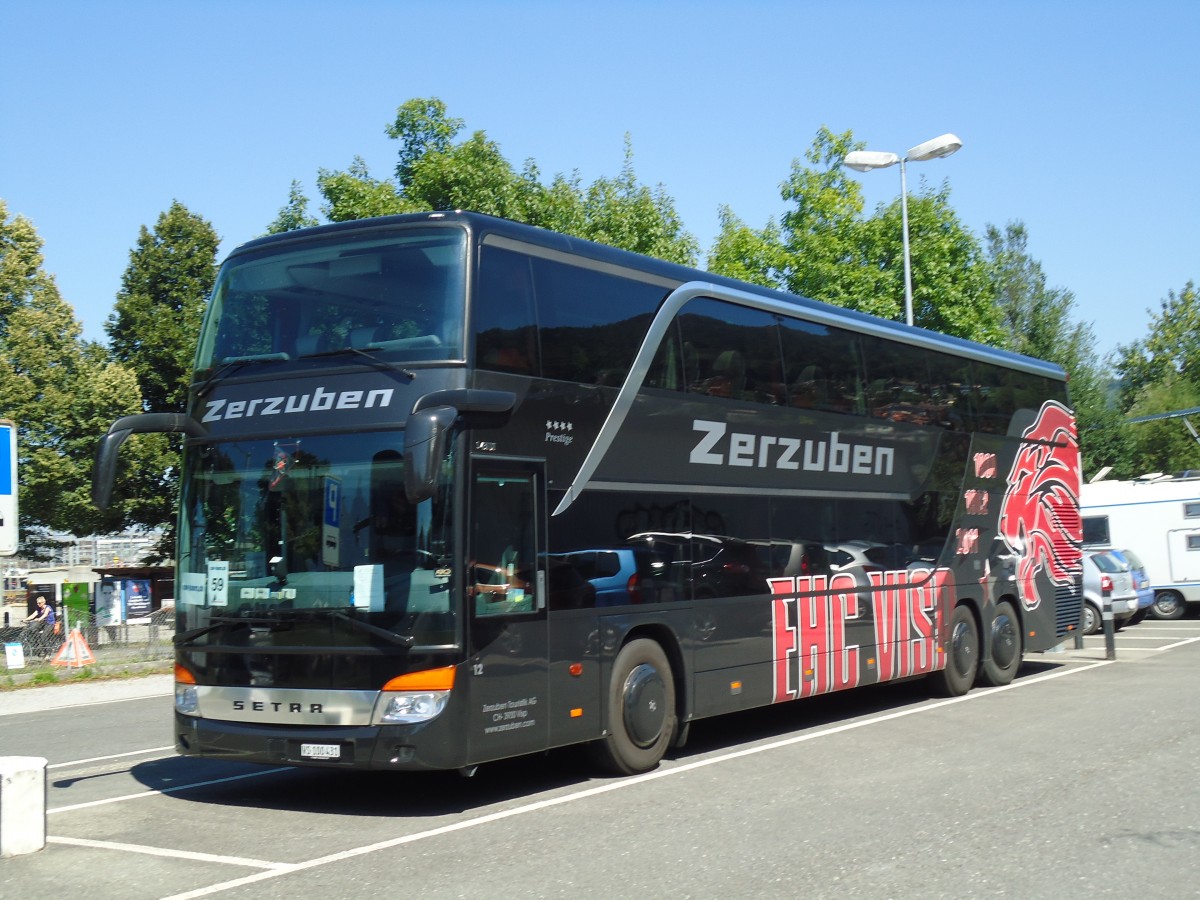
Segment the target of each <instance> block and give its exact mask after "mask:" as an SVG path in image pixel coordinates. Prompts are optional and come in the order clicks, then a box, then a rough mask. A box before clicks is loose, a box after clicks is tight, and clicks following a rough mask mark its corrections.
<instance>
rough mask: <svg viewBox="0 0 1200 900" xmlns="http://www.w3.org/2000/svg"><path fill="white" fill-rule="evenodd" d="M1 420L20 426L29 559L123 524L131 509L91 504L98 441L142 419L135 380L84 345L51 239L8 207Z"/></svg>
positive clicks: (1, 247)
mask: <svg viewBox="0 0 1200 900" xmlns="http://www.w3.org/2000/svg"><path fill="white" fill-rule="evenodd" d="M0 310H2V314H0V360H2V361H3V362H2V364H0V415H2V416H4V417H6V418H10V419H12V420H13V421H14V422H15V423H16V425H17V456H18V459H17V462H18V466H19V467H20V475H19V483H20V491H21V496H20V517H21V532H22V554H23V555H25V556H26V557H28V558H33V559H36V558H40V557H41V556H42V554H41V553H40V552H39V548H44V547H45V546H46V545H47V541H48V535H47V533H48V532H49V531H60V532H69V533H72V534H76V535H85V534H90V533H95V532H106V531H112V530H115V529H116V528H118V527H120V524H121V522H122V520H123V519H124V517H125V515H126V514H127V513H128V511H129V507H128V505H124V506H117V507H115V508H113V509H111V510H110V511H108V512H106V513H101V512H100V511H99V510H97V509H95V507H94V506H92V504H91V500H90V492H91V475H92V460H93V458H94V455H95V446H96V441H97V439H98V437H99V436H100V435H102V434H103V433H104V432H105V431H106V430H107V429H108V426H109V424H110V423H111V422H112V421H113V420H114V419H116V418H118V417H120V416H122V415H127V414H129V413H132V412H136V411H137V410H138V408H139V407H140V396H139V393H138V388H137V382H136V379H135V377H134V374H133V372H132V371H131V370H129V369H128V368H126V367H124V366H122V365H120V364H119V363H116V362H113V361H111V360H109V359H108V358H107V355H106V354H105V352H104V351H103V349H102V348H100V347H99V346H97V345H96V344H91V343H88V342H85V341H83V340H82V338H81V334H82V328H81V327H80V325H79V322H78V321H77V320H76V319H75V315H74V312H73V310H72V309H71V307H70V306H69V305H68V304H67V303H66V302H64V301H63V299H62V297H61V296H60V295H59V292H58V288H57V286H56V285H55V283H54V279H53V278H52V277H51V276H50V275H48V274H47V273H45V272H44V271H43V258H42V241H41V238H40V237H38V235H37V232H36V231H35V229H34V227H33V225H32V224H31V223H30V222H29V221H28V220H27V219H25V218H24V217H22V216H16V217H14V218H12V219H9V218H8V211H7V207H6V205H5V204H4V203H3V201H0Z"/></svg>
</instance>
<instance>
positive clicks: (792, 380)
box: [780, 318, 865, 415]
mask: <svg viewBox="0 0 1200 900" xmlns="http://www.w3.org/2000/svg"><path fill="white" fill-rule="evenodd" d="M780 339H781V343H782V345H783V359H784V379H785V382H786V402H787V404H788V405H789V406H793V407H797V408H802V409H818V410H822V411H824V412H839V413H850V414H854V415H862V414H863V412H864V410H865V406H864V403H863V392H862V386H863V377H862V356H861V354H860V352H859V339H858V336H857V335H854V334H851V333H849V332H847V331H843V330H841V329H840V328H829V327H827V326H825V325H817V324H815V323H813V322H803V321H800V320H797V319H786V318H785V319H783V320H782V321H781V322H780Z"/></svg>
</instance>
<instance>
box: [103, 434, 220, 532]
mask: <svg viewBox="0 0 1200 900" xmlns="http://www.w3.org/2000/svg"><path fill="white" fill-rule="evenodd" d="M154 432H159V433H166V434H185V435H187V436H188V437H193V438H196V437H204V436H205V434H207V432H206V431H205V430H204V427H203V426H202V425H201V424H200V423H199V422H197V421H196V420H195V419H193V418H192V417H191V416H185V415H182V414H180V413H140V414H139V415H136V416H124V417H122V418H120V419H117V421H115V422H113V423H112V425H111V426H109V429H108V434H106V435H105V436H104V438H103V439H102V440H101V441H100V448H99V450H98V451H97V452H96V467H95V468H94V469H93V470H92V502H93V503H95V504H96V507H97V508H98V509H108V504H109V502H110V501H111V500H112V489H113V481H114V480H115V479H116V473H117V457H118V455H119V453H120V450H121V445H122V444H124V443H125V439H126V438H128V437H129V436H130V435H131V434H150V433H154Z"/></svg>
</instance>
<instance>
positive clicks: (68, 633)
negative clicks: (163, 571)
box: [0, 609, 175, 669]
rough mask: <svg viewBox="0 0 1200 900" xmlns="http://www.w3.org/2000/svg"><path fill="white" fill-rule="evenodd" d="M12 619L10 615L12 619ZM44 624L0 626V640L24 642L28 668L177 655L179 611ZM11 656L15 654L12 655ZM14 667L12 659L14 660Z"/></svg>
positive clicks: (23, 647) (23, 650)
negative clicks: (112, 621)
mask: <svg viewBox="0 0 1200 900" xmlns="http://www.w3.org/2000/svg"><path fill="white" fill-rule="evenodd" d="M11 621H12V620H11V619H10V622H11ZM61 625H62V622H61V620H60V627H59V628H58V630H57V631H55V630H54V629H53V628H46V627H45V626H43V625H39V624H31V625H22V624H21V623H20V622H19V621H18V622H17V624H15V625H13V624H10V625H8V626H5V627H0V643H3V644H5V645H11V644H20V646H21V654H22V656H23V658H24V659H23V662H24V667H25V668H26V669H37V668H39V667H49V666H55V667H61V666H69V667H78V668H83V667H86V666H108V665H113V666H120V665H123V664H126V663H131V662H145V661H148V660H169V659H171V658H172V656H173V655H174V647H173V645H172V643H171V639H172V638H173V637H174V636H175V610H174V609H165V610H159V611H158V612H155V613H152V614H151V615H149V616H147V617H145V618H142V619H133V620H131V621H129V622H125V623H123V624H120V625H101V624H98V623H97V622H96V620H95V617H88V618H84V619H73V618H68V620H67V622H66V626H67V628H66V630H64V629H63V628H62V627H61ZM10 660H11V657H10ZM10 666H11V662H10Z"/></svg>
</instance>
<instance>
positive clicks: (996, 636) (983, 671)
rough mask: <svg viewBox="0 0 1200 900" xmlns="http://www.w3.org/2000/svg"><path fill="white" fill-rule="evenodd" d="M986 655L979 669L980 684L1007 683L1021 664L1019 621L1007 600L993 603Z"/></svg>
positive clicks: (995, 684)
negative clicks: (993, 614)
mask: <svg viewBox="0 0 1200 900" xmlns="http://www.w3.org/2000/svg"><path fill="white" fill-rule="evenodd" d="M988 632H989V633H988V657H987V659H985V660H984V661H983V666H982V668H980V670H979V678H980V680H981V681H982V682H983V683H984V684H990V685H992V686H993V687H1001V686H1002V685H1006V684H1009V683H1010V682H1011V681H1012V680H1013V678H1015V677H1016V674H1017V669H1019V668H1021V655H1022V644H1021V623H1020V621H1019V620H1018V619H1017V611H1016V609H1014V608H1013V605H1012V604H1011V603H1009V602H1008V601H1007V600H1001V601H1000V602H999V603H997V604H996V615H995V616H993V617H992V627H991V628H990V629H989V630H988Z"/></svg>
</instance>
